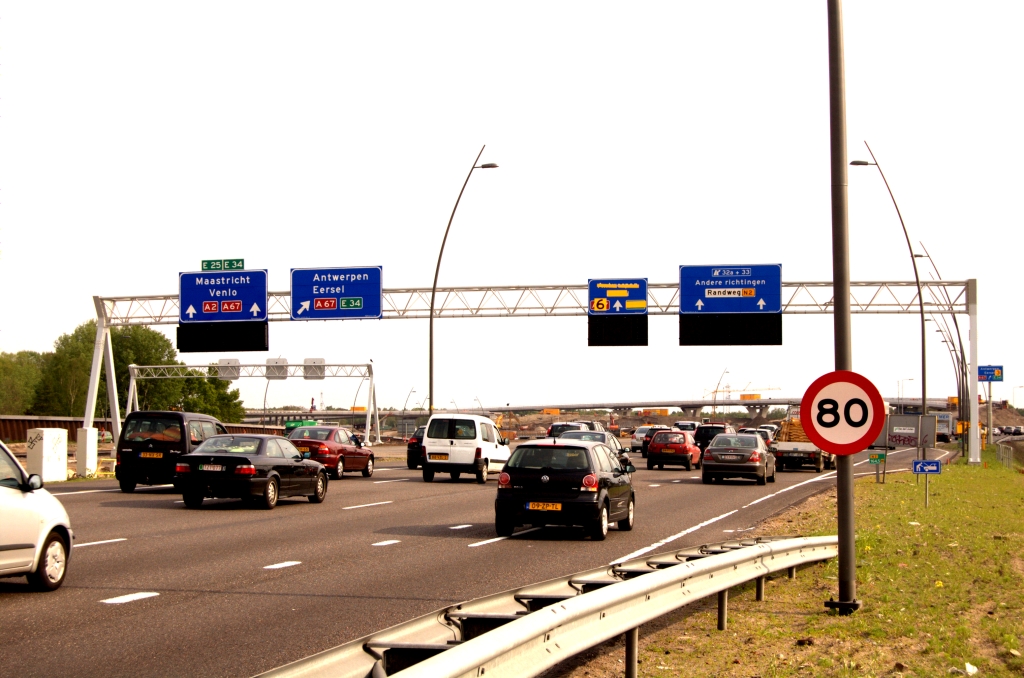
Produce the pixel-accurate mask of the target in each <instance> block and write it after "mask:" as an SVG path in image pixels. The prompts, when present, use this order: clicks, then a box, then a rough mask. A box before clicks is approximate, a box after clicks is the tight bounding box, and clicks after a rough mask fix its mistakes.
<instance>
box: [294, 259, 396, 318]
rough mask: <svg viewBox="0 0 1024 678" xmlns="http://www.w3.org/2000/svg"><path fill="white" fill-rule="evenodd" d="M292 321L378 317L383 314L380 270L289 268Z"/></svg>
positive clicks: (381, 274) (381, 275)
mask: <svg viewBox="0 0 1024 678" xmlns="http://www.w3.org/2000/svg"><path fill="white" fill-rule="evenodd" d="M291 278H292V287H291V297H292V308H291V317H292V320H345V319H366V318H380V317H381V316H382V315H383V313H384V283H383V269H382V268H381V267H380V266H364V267H359V268H293V269H292V276H291Z"/></svg>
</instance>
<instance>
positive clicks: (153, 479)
mask: <svg viewBox="0 0 1024 678" xmlns="http://www.w3.org/2000/svg"><path fill="white" fill-rule="evenodd" d="M177 460H178V457H177V455H175V456H174V457H171V458H170V460H169V461H167V460H160V461H159V462H153V463H143V464H140V463H138V461H135V462H132V463H130V464H125V463H121V464H117V465H116V466H114V477H115V478H117V479H118V480H126V481H131V482H136V483H141V484H143V485H163V484H165V483H169V482H171V481H172V480H174V473H175V465H176V464H177Z"/></svg>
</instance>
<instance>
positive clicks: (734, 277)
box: [679, 264, 782, 313]
mask: <svg viewBox="0 0 1024 678" xmlns="http://www.w3.org/2000/svg"><path fill="white" fill-rule="evenodd" d="M679 312H680V313H782V264H755V265H751V266H680V267H679Z"/></svg>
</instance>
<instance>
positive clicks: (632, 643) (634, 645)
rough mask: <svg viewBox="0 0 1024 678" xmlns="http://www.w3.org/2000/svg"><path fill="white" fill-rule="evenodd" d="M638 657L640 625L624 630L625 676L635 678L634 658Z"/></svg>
mask: <svg viewBox="0 0 1024 678" xmlns="http://www.w3.org/2000/svg"><path fill="white" fill-rule="evenodd" d="M639 657H640V627H639V626H637V627H636V628H632V629H630V630H628V631H626V678H636V660H637V659H638V658H639Z"/></svg>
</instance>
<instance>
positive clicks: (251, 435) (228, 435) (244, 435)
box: [203, 433, 291, 442]
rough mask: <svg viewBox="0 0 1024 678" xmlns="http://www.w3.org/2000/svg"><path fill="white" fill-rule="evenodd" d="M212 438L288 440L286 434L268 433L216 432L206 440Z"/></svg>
mask: <svg viewBox="0 0 1024 678" xmlns="http://www.w3.org/2000/svg"><path fill="white" fill-rule="evenodd" d="M214 438H260V439H262V440H270V439H271V438H273V439H278V438H284V439H285V440H288V438H287V437H286V436H278V435H271V434H268V433H218V434H217V435H215V436H210V437H209V438H207V439H206V440H213V439H214ZM203 442H206V441H203ZM289 442H291V441H289Z"/></svg>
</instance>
